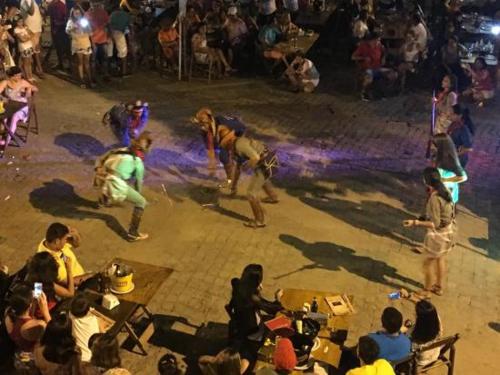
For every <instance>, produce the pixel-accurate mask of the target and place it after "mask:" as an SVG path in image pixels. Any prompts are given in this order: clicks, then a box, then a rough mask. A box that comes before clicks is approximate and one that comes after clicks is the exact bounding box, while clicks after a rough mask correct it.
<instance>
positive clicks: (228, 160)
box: [192, 108, 246, 194]
mask: <svg viewBox="0 0 500 375" xmlns="http://www.w3.org/2000/svg"><path fill="white" fill-rule="evenodd" d="M192 122H193V123H195V124H197V125H198V126H199V128H200V130H201V133H202V136H203V139H204V141H205V145H206V148H207V154H208V169H209V170H210V173H211V174H213V173H214V172H215V168H216V163H217V162H216V159H215V154H216V153H218V156H219V161H220V162H221V163H222V165H223V166H224V170H225V171H226V176H227V179H228V185H231V181H230V180H231V176H232V174H233V168H234V161H233V156H232V153H231V152H230V151H227V150H225V149H224V148H221V147H220V139H221V138H220V133H221V131H226V130H228V131H232V132H233V133H234V135H235V136H236V137H241V136H242V135H243V134H245V131H246V125H245V124H244V123H243V122H242V121H241V120H240V119H239V118H237V117H235V116H230V115H217V116H214V115H213V113H212V110H211V109H210V108H201V109H200V110H199V111H198V112H196V115H195V117H194V118H193V119H192ZM231 192H232V193H233V194H236V190H234V191H233V190H232V191H231Z"/></svg>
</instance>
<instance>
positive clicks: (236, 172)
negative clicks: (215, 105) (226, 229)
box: [219, 129, 278, 229]
mask: <svg viewBox="0 0 500 375" xmlns="http://www.w3.org/2000/svg"><path fill="white" fill-rule="evenodd" d="M219 136H220V146H221V148H223V149H225V150H226V151H227V152H228V153H231V154H233V155H234V157H235V160H236V167H235V168H233V175H232V178H231V190H232V191H236V186H237V184H238V179H239V176H240V171H241V167H242V166H243V165H246V166H248V168H249V169H252V170H253V174H252V177H251V179H250V183H249V185H248V190H247V199H248V203H249V204H250V207H251V208H252V212H253V215H254V219H253V220H250V221H248V222H247V223H245V225H246V226H247V227H250V228H254V229H257V228H263V227H265V226H266V223H265V218H264V209H263V208H262V205H261V204H260V200H259V198H258V193H259V191H260V189H263V190H264V192H265V193H266V195H267V197H266V198H264V199H263V200H262V201H263V202H264V203H278V197H277V195H276V192H275V191H274V189H273V186H272V184H271V181H270V179H271V177H272V176H273V174H274V173H275V171H276V169H277V167H278V158H277V157H276V153H275V152H273V151H270V150H269V149H268V148H267V146H266V145H264V144H263V143H262V142H259V141H257V140H254V139H250V138H247V137H245V136H240V137H237V136H236V135H235V133H234V131H232V130H229V129H221V131H220V134H219Z"/></svg>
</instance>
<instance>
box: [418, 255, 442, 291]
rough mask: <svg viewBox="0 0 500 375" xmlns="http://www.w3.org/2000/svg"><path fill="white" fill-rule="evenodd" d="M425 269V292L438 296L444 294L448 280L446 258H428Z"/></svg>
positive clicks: (425, 261) (424, 264)
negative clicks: (445, 282)
mask: <svg viewBox="0 0 500 375" xmlns="http://www.w3.org/2000/svg"><path fill="white" fill-rule="evenodd" d="M423 268H424V280H425V281H424V291H423V294H424V295H425V294H426V295H428V294H429V293H430V292H434V293H436V294H438V295H441V294H442V293H443V285H444V280H445V278H446V257H445V255H443V256H441V257H439V258H426V259H425V260H424V263H423Z"/></svg>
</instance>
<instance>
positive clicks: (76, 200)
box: [30, 179, 127, 238]
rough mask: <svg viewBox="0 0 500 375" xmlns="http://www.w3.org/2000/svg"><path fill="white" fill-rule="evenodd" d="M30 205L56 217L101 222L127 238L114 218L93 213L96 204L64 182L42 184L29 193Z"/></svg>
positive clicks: (55, 180)
mask: <svg viewBox="0 0 500 375" xmlns="http://www.w3.org/2000/svg"><path fill="white" fill-rule="evenodd" d="M30 203H31V205H32V206H33V207H34V208H36V209H39V210H40V211H42V212H44V213H47V214H49V215H52V216H56V217H61V218H67V219H78V220H84V219H97V220H102V221H103V222H105V223H106V226H107V227H108V228H109V229H111V230H112V231H113V232H115V233H116V234H117V235H118V236H120V237H122V238H126V236H127V231H126V230H125V229H124V228H123V227H122V226H121V225H120V223H119V222H118V220H117V219H116V218H115V217H114V216H111V215H108V214H105V213H101V212H95V211H93V210H97V209H98V205H97V203H96V202H94V201H91V200H88V199H86V198H83V197H81V196H79V195H78V194H76V193H75V188H74V187H73V185H71V184H69V183H67V182H66V181H63V180H60V179H54V180H52V181H50V182H44V183H43V186H42V187H39V188H36V189H34V190H33V191H31V192H30Z"/></svg>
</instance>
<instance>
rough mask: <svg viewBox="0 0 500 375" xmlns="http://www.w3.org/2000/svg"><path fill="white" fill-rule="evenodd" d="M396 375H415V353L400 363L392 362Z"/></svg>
mask: <svg viewBox="0 0 500 375" xmlns="http://www.w3.org/2000/svg"><path fill="white" fill-rule="evenodd" d="M391 365H392V367H393V368H394V372H395V373H396V375H413V368H414V367H415V353H411V354H410V355H408V356H407V357H405V358H403V359H400V360H399V361H391Z"/></svg>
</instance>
